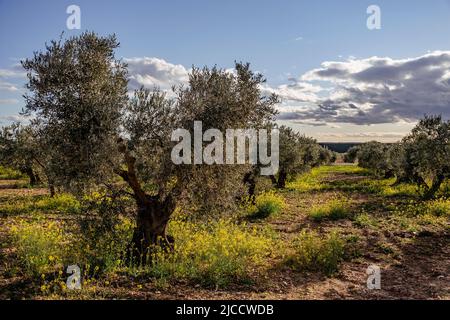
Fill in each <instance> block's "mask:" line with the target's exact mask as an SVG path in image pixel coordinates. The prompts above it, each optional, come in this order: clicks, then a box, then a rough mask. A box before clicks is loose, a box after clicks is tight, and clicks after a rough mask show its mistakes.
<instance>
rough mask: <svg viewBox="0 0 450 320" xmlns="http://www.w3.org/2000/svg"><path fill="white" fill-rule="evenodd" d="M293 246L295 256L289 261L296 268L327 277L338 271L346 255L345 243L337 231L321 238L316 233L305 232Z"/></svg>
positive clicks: (295, 240)
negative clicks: (316, 272) (321, 273)
mask: <svg viewBox="0 0 450 320" xmlns="http://www.w3.org/2000/svg"><path fill="white" fill-rule="evenodd" d="M293 246H294V251H295V254H294V256H292V257H291V258H290V259H289V260H290V262H291V264H292V265H293V266H294V267H296V268H299V269H301V270H309V271H321V272H324V273H325V274H327V275H330V274H332V273H334V272H336V271H337V270H338V265H339V263H340V262H341V260H342V259H343V258H344V254H345V250H344V249H345V242H344V240H342V239H341V237H340V235H339V234H338V233H337V232H336V231H332V232H331V233H329V234H328V235H326V236H322V237H321V236H319V235H318V234H317V233H316V232H314V231H306V230H303V231H302V232H301V233H300V235H299V236H298V237H297V238H296V239H294V242H293Z"/></svg>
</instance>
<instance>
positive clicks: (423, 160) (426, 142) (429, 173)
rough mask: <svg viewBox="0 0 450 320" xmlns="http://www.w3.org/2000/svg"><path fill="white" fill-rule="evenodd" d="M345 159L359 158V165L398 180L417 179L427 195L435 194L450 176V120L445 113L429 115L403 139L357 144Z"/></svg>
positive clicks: (416, 182) (424, 194) (427, 197)
mask: <svg viewBox="0 0 450 320" xmlns="http://www.w3.org/2000/svg"><path fill="white" fill-rule="evenodd" d="M344 160H345V161H346V162H354V161H355V160H358V164H359V166H361V167H363V168H368V169H371V170H373V171H374V172H375V173H376V174H377V175H379V176H384V177H394V176H395V177H396V178H397V181H396V184H398V183H403V182H410V183H415V184H417V186H418V187H419V190H420V191H421V193H422V195H423V197H424V198H426V199H430V198H433V197H435V195H436V193H437V192H438V191H439V189H440V187H441V185H442V183H443V182H444V181H445V180H446V179H448V178H450V121H444V120H443V119H442V117H441V116H426V117H425V118H424V119H422V120H420V121H419V123H418V124H417V125H416V127H415V128H414V129H413V130H412V131H411V133H410V134H409V135H408V136H406V137H405V138H404V139H403V140H402V141H401V142H399V143H392V144H383V143H379V142H368V143H365V144H362V145H359V146H355V147H353V148H351V149H350V150H349V151H348V152H347V154H346V155H345V157H344Z"/></svg>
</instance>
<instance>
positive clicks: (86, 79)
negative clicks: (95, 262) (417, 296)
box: [22, 33, 278, 255]
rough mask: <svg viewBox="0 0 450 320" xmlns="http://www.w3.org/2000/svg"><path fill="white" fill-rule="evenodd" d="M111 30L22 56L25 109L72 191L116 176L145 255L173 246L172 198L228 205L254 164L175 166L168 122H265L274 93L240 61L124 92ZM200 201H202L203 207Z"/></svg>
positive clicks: (219, 125)
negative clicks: (176, 82) (131, 206)
mask: <svg viewBox="0 0 450 320" xmlns="http://www.w3.org/2000/svg"><path fill="white" fill-rule="evenodd" d="M118 46H119V43H118V42H117V40H116V37H115V36H108V37H99V36H97V35H96V34H94V33H83V34H82V35H80V36H78V37H72V38H70V39H68V40H66V41H65V42H63V41H62V40H60V41H53V42H51V43H50V45H47V46H46V49H45V51H44V52H36V53H35V54H34V57H33V58H31V59H27V60H26V61H24V62H23V63H22V64H23V66H24V68H25V69H26V70H27V72H28V79H29V82H28V89H29V93H28V94H27V95H26V100H27V106H26V111H27V112H28V113H30V114H31V113H33V114H35V116H36V117H37V118H39V119H40V121H41V122H42V126H41V127H42V130H41V134H42V135H44V136H46V137H49V139H47V141H48V144H49V146H50V150H51V157H50V158H51V159H50V160H49V163H50V168H51V172H52V173H53V174H54V177H55V183H56V184H58V185H59V186H61V187H63V188H65V189H67V190H69V191H72V192H74V193H85V192H88V191H90V190H92V189H93V188H95V187H98V186H99V185H106V186H107V185H110V184H111V183H112V182H114V181H115V180H114V179H115V177H117V176H119V177H120V178H121V179H122V180H123V181H124V182H125V183H126V185H127V189H128V191H127V192H129V194H130V195H131V196H132V198H133V199H134V201H135V204H136V214H135V216H136V227H135V230H134V234H133V240H132V244H133V247H134V249H135V253H136V254H140V255H142V254H145V253H146V252H147V250H148V248H149V247H150V246H151V245H152V244H158V245H162V246H165V245H170V244H171V242H172V239H171V238H170V237H168V236H167V234H166V228H167V224H168V221H169V219H170V218H171V216H172V214H173V213H174V211H175V209H176V207H177V205H180V204H181V203H196V206H195V207H196V208H200V210H201V209H204V210H203V212H209V209H211V208H212V206H213V205H227V204H229V203H231V202H232V200H233V199H234V198H235V196H236V193H237V192H238V190H239V188H241V187H242V178H243V175H244V173H245V172H248V171H249V170H250V165H236V166H225V165H207V164H195V165H188V164H179V165H177V164H174V163H173V162H172V161H171V151H172V147H173V146H174V144H175V143H176V142H173V141H172V139H171V134H172V132H173V131H174V130H176V129H179V128H183V129H185V130H187V131H188V132H190V133H191V134H192V133H193V130H194V121H202V124H203V130H207V129H209V128H215V129H219V130H223V131H224V130H225V129H227V128H260V127H266V126H268V125H269V123H270V122H271V121H273V119H274V115H275V114H276V112H275V109H274V105H275V104H276V103H277V102H278V99H277V97H276V96H274V95H271V96H263V95H262V93H261V91H260V87H261V84H262V83H263V82H264V81H265V80H264V78H263V77H262V76H261V75H260V74H255V73H253V72H252V71H251V70H250V66H249V65H248V64H242V63H237V64H236V67H235V71H234V72H229V71H226V70H222V69H219V68H217V67H214V68H207V67H205V68H193V70H192V71H191V73H190V75H189V82H188V84H187V85H186V86H181V87H177V88H173V90H174V92H173V97H168V96H167V94H166V93H164V92H161V91H159V90H157V89H155V90H148V89H144V88H141V89H140V90H137V91H135V92H134V95H133V96H132V97H131V98H129V97H128V95H127V66H126V64H124V63H123V62H122V61H121V60H118V59H116V58H115V55H114V51H115V49H116V48H117V47H118ZM202 207H203V208H202Z"/></svg>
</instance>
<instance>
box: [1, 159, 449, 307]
mask: <svg viewBox="0 0 450 320" xmlns="http://www.w3.org/2000/svg"><path fill="white" fill-rule="evenodd" d="M0 177H1V179H2V180H1V181H0V217H1V218H0V238H1V240H0V242H1V248H0V250H1V251H0V261H1V262H0V299H10V298H12V299H110V298H125V299H380V298H384V299H399V298H404V299H450V287H449V283H450V281H449V280H450V277H449V273H450V259H449V257H450V237H449V231H450V230H449V226H450V224H449V218H450V200H445V199H439V200H433V201H428V202H425V201H421V200H420V199H419V198H418V196H417V194H416V189H415V187H414V186H413V185H407V184H404V185H399V186H396V187H392V184H393V182H394V180H393V179H377V178H375V177H374V176H372V175H371V174H370V172H368V171H366V170H364V169H361V168H359V167H357V166H353V165H334V166H322V167H320V168H315V169H313V171H312V172H310V173H308V174H305V175H303V176H300V177H298V179H296V180H295V181H293V182H291V183H289V184H288V186H287V188H286V189H285V190H282V191H276V192H275V191H271V192H267V193H264V194H261V195H259V196H258V198H257V201H256V204H255V205H246V206H243V208H242V210H241V211H240V212H238V213H236V215H235V216H233V217H232V218H227V219H220V220H207V221H202V222H201V223H199V222H198V221H192V220H191V219H189V215H188V213H187V212H182V210H179V212H178V213H177V214H176V216H175V217H174V219H173V220H172V221H171V223H170V226H169V228H170V230H169V233H170V234H171V235H173V236H174V238H175V251H174V252H173V253H171V254H166V253H165V252H155V254H154V257H152V258H153V261H154V263H153V264H152V265H151V266H142V265H140V264H139V262H138V261H134V262H133V261H128V260H126V259H124V255H125V248H126V245H127V243H128V241H129V239H130V236H131V230H132V226H133V223H132V221H133V220H132V219H131V217H128V216H121V217H119V218H118V220H117V221H113V222H111V225H110V227H109V228H107V229H99V227H98V226H97V225H96V223H95V221H93V222H89V223H85V226H84V227H83V224H80V223H79V221H80V219H81V217H83V213H84V212H83V206H82V205H81V204H80V202H79V201H77V200H76V199H74V198H73V197H71V196H69V195H58V196H56V197H54V198H50V197H49V196H48V195H47V191H46V189H44V188H30V187H29V186H28V185H27V183H26V181H25V180H23V177H22V176H21V175H19V174H17V173H15V172H12V171H7V170H3V169H2V172H1V173H0ZM93 198H94V199H95V195H93ZM125 201H126V199H125ZM70 264H77V265H79V266H80V267H81V270H82V289H81V290H79V291H74V290H67V288H66V286H65V281H66V279H67V276H68V275H67V274H66V273H65V268H66V267H67V266H68V265H70ZM369 265H377V266H379V267H380V268H381V282H382V284H381V290H369V289H367V286H366V280H367V274H366V270H367V267H368V266H369Z"/></svg>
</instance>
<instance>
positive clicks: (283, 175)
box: [277, 170, 287, 189]
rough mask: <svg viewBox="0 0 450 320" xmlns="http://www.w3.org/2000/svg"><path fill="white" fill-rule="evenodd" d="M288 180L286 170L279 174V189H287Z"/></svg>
mask: <svg viewBox="0 0 450 320" xmlns="http://www.w3.org/2000/svg"><path fill="white" fill-rule="evenodd" d="M286 179H287V174H286V172H285V171H284V170H280V172H279V173H278V182H277V188H279V189H284V188H285V187H286Z"/></svg>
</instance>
